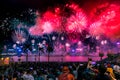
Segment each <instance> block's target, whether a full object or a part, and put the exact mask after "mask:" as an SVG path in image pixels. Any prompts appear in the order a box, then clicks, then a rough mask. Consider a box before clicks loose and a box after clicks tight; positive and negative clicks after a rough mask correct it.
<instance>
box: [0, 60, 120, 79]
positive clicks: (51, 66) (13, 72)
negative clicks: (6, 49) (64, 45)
mask: <svg viewBox="0 0 120 80" xmlns="http://www.w3.org/2000/svg"><path fill="white" fill-rule="evenodd" d="M0 80H120V64H117V63H105V62H104V63H102V62H99V63H97V62H96V63H95V62H93V61H92V60H91V59H89V60H88V62H83V63H80V62H69V63H68V62H67V63H63V62H62V63H57V62H49V63H48V62H41V63H39V62H17V63H10V65H4V66H0Z"/></svg>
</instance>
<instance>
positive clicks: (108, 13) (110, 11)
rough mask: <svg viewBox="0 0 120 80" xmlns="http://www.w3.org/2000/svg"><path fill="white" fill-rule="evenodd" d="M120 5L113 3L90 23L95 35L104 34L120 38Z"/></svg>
mask: <svg viewBox="0 0 120 80" xmlns="http://www.w3.org/2000/svg"><path fill="white" fill-rule="evenodd" d="M119 16H120V6H118V5H115V4H111V5H109V7H107V8H106V9H105V10H104V11H103V12H101V13H100V15H99V16H98V17H97V18H98V20H96V21H95V22H93V23H92V24H91V25H90V33H91V34H93V35H101V34H104V35H106V36H107V37H109V38H120V36H119V35H120V32H119V29H120V21H119V20H120V17H119Z"/></svg>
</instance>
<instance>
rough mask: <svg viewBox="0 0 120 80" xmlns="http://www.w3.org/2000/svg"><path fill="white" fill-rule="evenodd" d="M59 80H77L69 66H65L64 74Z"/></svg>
mask: <svg viewBox="0 0 120 80" xmlns="http://www.w3.org/2000/svg"><path fill="white" fill-rule="evenodd" d="M58 80H75V78H74V76H73V75H72V74H71V73H70V70H69V68H68V67H67V66H64V67H63V69H62V74H60V76H59V77H58Z"/></svg>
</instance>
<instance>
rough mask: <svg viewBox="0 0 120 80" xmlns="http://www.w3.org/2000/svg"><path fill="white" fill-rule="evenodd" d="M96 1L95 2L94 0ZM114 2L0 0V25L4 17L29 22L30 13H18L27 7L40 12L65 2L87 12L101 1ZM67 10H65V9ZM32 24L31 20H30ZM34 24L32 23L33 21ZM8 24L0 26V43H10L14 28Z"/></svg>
mask: <svg viewBox="0 0 120 80" xmlns="http://www.w3.org/2000/svg"><path fill="white" fill-rule="evenodd" d="M96 1H97V2H96ZM106 1H109V2H111V3H112V2H115V3H120V2H119V0H0V25H2V22H3V20H4V19H5V18H6V17H11V18H14V17H16V18H19V19H21V20H24V21H28V22H29V23H30V21H29V20H30V19H29V18H31V17H29V16H31V15H28V14H27V12H26V13H24V14H23V15H24V16H26V17H24V16H23V17H21V16H20V14H21V13H23V12H24V11H27V10H28V9H29V8H31V9H37V10H39V11H40V12H45V11H47V9H49V8H50V9H52V8H53V7H56V6H64V5H65V4H67V3H73V2H74V3H77V4H78V5H79V6H80V7H81V8H84V10H85V11H86V13H87V14H89V13H88V12H89V10H90V9H91V8H93V7H95V5H97V4H100V3H103V2H106ZM66 11H67V10H66ZM31 24H32V21H31ZM33 24H34V23H33ZM9 27H10V26H9V24H8V25H5V26H4V27H0V44H1V45H2V44H4V43H6V42H8V43H10V41H11V40H12V39H11V35H12V32H13V31H14V29H12V28H9Z"/></svg>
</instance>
